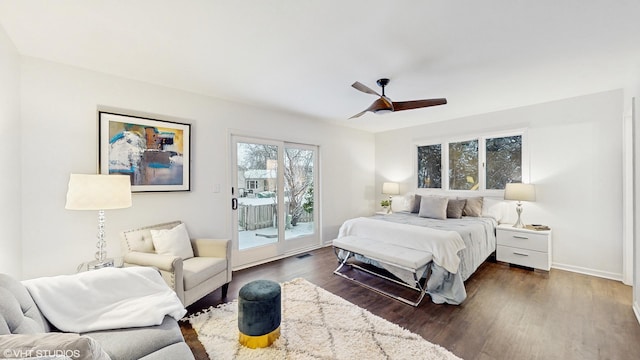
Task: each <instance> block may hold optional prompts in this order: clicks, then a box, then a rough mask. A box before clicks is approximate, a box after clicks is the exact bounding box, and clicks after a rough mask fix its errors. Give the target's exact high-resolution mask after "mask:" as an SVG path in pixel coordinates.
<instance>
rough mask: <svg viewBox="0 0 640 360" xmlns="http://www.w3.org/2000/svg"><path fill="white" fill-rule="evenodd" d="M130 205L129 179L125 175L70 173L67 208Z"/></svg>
mask: <svg viewBox="0 0 640 360" xmlns="http://www.w3.org/2000/svg"><path fill="white" fill-rule="evenodd" d="M128 207H131V180H130V179H129V177H128V176H126V175H96V174H93V175H87V174H71V177H70V178H69V190H68V191H67V204H66V205H65V209H68V210H109V209H124V208H128Z"/></svg>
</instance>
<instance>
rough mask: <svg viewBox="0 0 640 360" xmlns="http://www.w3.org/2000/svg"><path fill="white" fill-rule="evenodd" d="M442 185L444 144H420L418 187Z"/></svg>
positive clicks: (438, 186)
mask: <svg viewBox="0 0 640 360" xmlns="http://www.w3.org/2000/svg"><path fill="white" fill-rule="evenodd" d="M441 187H442V145H441V144H437V145H427V146H418V188H441Z"/></svg>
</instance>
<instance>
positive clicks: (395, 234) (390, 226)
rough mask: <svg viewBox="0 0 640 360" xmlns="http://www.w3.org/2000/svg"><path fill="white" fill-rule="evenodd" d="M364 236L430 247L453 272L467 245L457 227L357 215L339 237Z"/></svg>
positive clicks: (437, 260) (411, 246)
mask: <svg viewBox="0 0 640 360" xmlns="http://www.w3.org/2000/svg"><path fill="white" fill-rule="evenodd" d="M343 236H361V237H364V238H370V239H374V240H378V241H382V242H386V243H390V244H394V245H398V246H402V247H406V248H409V249H416V250H422V251H427V252H429V253H431V254H433V262H434V263H435V264H436V265H439V266H442V267H443V268H444V269H445V270H447V271H449V272H450V273H452V274H455V273H457V272H458V267H459V266H460V257H459V256H458V251H460V250H462V249H464V248H465V247H466V246H465V244H464V241H463V240H462V238H461V237H460V234H458V233H457V232H455V231H445V230H437V229H432V228H428V227H422V226H416V225H408V224H398V223H392V222H388V221H382V220H375V219H369V218H363V217H360V218H355V219H350V220H347V221H345V222H344V223H343V224H342V226H341V227H340V231H339V232H338V237H343Z"/></svg>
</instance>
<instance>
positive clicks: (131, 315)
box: [23, 267, 186, 333]
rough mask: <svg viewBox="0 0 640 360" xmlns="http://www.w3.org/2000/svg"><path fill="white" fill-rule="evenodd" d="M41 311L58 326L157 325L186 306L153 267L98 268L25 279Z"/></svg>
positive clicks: (76, 328)
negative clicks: (71, 273) (69, 273)
mask: <svg viewBox="0 0 640 360" xmlns="http://www.w3.org/2000/svg"><path fill="white" fill-rule="evenodd" d="M23 284H24V285H25V286H26V287H27V289H28V290H29V293H30V294H31V297H32V298H33V300H34V301H35V303H36V305H38V308H39V309H40V311H41V312H42V314H43V315H44V316H45V317H46V318H47V320H49V322H50V323H51V324H52V325H53V326H55V327H56V328H58V329H59V330H61V331H65V332H75V333H84V332H88V331H97V330H106V329H119V328H129V327H143V326H152V325H159V324H160V323H162V321H163V320H164V317H165V315H169V316H171V317H173V318H174V319H176V320H180V319H181V318H182V317H183V316H184V315H185V314H186V310H185V308H184V306H183V305H182V303H181V302H180V300H179V299H178V296H177V295H176V293H175V292H173V290H171V289H170V288H169V287H168V286H167V284H166V283H165V282H164V280H163V279H162V277H161V276H160V274H159V273H158V271H156V270H155V269H153V268H148V267H129V268H122V269H118V268H103V269H98V270H93V271H87V272H83V273H79V274H74V275H59V276H53V277H41V278H37V279H32V280H25V281H23Z"/></svg>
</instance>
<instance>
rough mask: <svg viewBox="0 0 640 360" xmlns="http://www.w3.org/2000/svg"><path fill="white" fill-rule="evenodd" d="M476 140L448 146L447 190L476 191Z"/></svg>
mask: <svg viewBox="0 0 640 360" xmlns="http://www.w3.org/2000/svg"><path fill="white" fill-rule="evenodd" d="M478 185H479V183H478V140H470V141H462V142H456V143H450V144H449V189H451V190H478Z"/></svg>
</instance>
